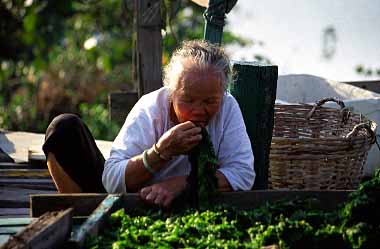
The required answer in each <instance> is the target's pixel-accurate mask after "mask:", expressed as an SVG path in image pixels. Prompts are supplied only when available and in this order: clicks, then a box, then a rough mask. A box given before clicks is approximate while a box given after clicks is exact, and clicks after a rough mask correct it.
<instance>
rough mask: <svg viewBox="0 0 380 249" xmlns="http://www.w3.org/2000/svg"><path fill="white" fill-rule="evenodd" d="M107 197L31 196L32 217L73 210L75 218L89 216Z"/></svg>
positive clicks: (105, 195) (82, 195)
mask: <svg viewBox="0 0 380 249" xmlns="http://www.w3.org/2000/svg"><path fill="white" fill-rule="evenodd" d="M106 197H107V194H52V195H39V194H37V195H31V196H30V216H31V217H39V216H40V215H42V214H44V213H45V212H49V211H56V210H61V209H66V208H70V207H72V208H73V216H88V215H89V214H90V213H91V212H92V211H94V210H95V209H96V208H97V207H98V205H99V204H100V203H101V202H102V201H103V200H104V198H106Z"/></svg>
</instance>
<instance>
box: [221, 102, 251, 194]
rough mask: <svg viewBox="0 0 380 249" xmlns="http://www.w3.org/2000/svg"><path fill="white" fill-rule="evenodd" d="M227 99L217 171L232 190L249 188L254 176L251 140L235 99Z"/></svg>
mask: <svg viewBox="0 0 380 249" xmlns="http://www.w3.org/2000/svg"><path fill="white" fill-rule="evenodd" d="M229 101H230V103H229V107H228V108H227V109H226V110H225V114H226V115H225V117H224V125H223V137H222V140H221V143H220V147H219V151H220V152H219V155H218V157H219V158H218V159H219V164H220V168H219V171H220V172H221V173H223V175H224V176H225V177H226V178H227V180H228V182H229V183H230V185H231V187H232V189H233V190H250V189H251V188H252V186H253V183H254V181H255V177H256V174H255V170H254V167H253V163H254V157H253V152H252V148H251V142H250V140H249V137H248V134H247V132H246V127H245V124H244V120H243V116H242V114H241V111H240V108H239V106H238V104H237V102H236V100H235V99H234V98H230V99H229Z"/></svg>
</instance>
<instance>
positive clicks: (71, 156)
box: [42, 114, 106, 193]
mask: <svg viewBox="0 0 380 249" xmlns="http://www.w3.org/2000/svg"><path fill="white" fill-rule="evenodd" d="M42 149H43V151H44V153H45V155H46V158H47V156H48V154H49V152H51V153H53V154H54V156H55V157H56V159H57V161H58V163H59V164H60V165H61V166H62V168H63V169H64V171H65V172H66V173H67V174H68V175H69V176H70V177H71V179H72V180H73V181H74V182H76V183H77V184H78V185H79V186H80V187H81V189H82V191H83V192H85V193H106V190H105V189H104V187H103V184H102V174H103V169H104V162H105V160H104V157H103V155H102V153H101V152H100V150H99V148H98V147H97V146H96V143H95V139H94V137H93V136H92V134H91V132H90V130H89V129H88V127H87V126H86V124H85V123H84V122H83V121H82V120H81V119H80V118H79V117H78V116H77V115H74V114H61V115H59V116H57V117H56V118H54V119H53V121H52V122H51V123H50V125H49V127H48V128H47V130H46V135H45V143H44V145H43V147H42Z"/></svg>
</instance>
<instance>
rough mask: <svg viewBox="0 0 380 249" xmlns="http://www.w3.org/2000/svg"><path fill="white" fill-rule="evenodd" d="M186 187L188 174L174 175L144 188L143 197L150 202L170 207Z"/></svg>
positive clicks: (141, 193)
mask: <svg viewBox="0 0 380 249" xmlns="http://www.w3.org/2000/svg"><path fill="white" fill-rule="evenodd" d="M185 187H186V176H173V177H170V178H168V179H166V180H164V181H162V182H159V183H156V184H153V185H151V186H148V187H145V188H142V189H141V190H140V196H141V198H142V199H143V200H144V201H146V202H148V203H150V204H156V205H159V206H163V207H168V206H170V204H171V203H172V201H173V199H174V198H175V197H177V196H178V195H179V194H180V193H181V192H182V191H183V190H184V189H185Z"/></svg>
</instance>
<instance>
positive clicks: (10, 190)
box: [0, 186, 57, 208]
mask: <svg viewBox="0 0 380 249" xmlns="http://www.w3.org/2000/svg"><path fill="white" fill-rule="evenodd" d="M56 193H57V191H56V190H36V189H25V188H14V187H8V186H5V187H2V188H1V189H0V206H1V207H3V208H12V207H13V208H21V207H24V208H29V195H31V194H56Z"/></svg>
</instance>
